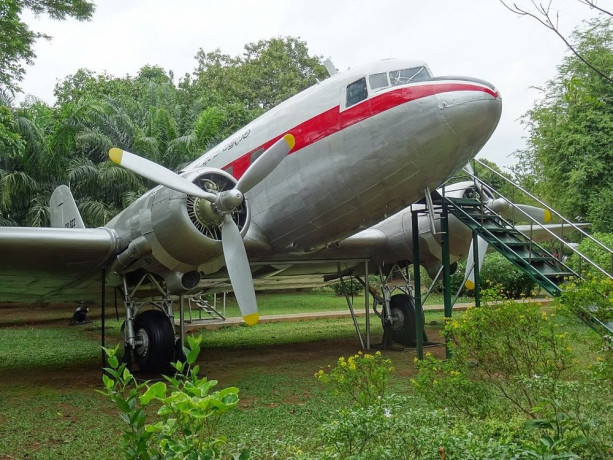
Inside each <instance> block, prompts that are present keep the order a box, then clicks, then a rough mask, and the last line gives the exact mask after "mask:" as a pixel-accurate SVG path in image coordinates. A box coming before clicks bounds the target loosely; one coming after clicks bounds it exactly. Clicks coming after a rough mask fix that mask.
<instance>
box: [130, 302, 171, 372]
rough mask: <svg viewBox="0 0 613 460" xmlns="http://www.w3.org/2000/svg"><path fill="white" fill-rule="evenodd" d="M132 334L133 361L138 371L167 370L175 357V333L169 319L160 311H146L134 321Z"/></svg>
mask: <svg viewBox="0 0 613 460" xmlns="http://www.w3.org/2000/svg"><path fill="white" fill-rule="evenodd" d="M134 334H135V335H136V343H137V345H136V346H135V347H134V359H135V360H136V363H137V364H138V366H139V367H140V369H141V370H142V371H145V372H160V371H165V370H167V369H168V368H169V367H170V363H171V362H172V361H173V359H174V357H175V331H174V328H173V325H172V323H171V322H170V318H168V316H166V315H165V314H164V313H162V312H161V311H160V310H146V311H144V312H142V313H141V314H139V315H138V316H137V317H136V318H135V319H134Z"/></svg>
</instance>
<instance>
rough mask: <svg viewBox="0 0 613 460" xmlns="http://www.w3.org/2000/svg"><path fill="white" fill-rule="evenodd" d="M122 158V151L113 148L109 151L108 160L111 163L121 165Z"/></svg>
mask: <svg viewBox="0 0 613 460" xmlns="http://www.w3.org/2000/svg"><path fill="white" fill-rule="evenodd" d="M122 157H123V150H121V149H118V148H117V147H113V148H112V149H111V150H109V158H110V159H111V161H112V162H113V163H117V164H118V165H120V164H121V158H122Z"/></svg>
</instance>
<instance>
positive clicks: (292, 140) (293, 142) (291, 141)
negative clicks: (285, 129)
mask: <svg viewBox="0 0 613 460" xmlns="http://www.w3.org/2000/svg"><path fill="white" fill-rule="evenodd" d="M283 138H284V139H285V142H287V145H289V149H290V150H291V149H293V148H294V145H296V139H295V138H294V136H292V135H291V134H286V135H285V136H283Z"/></svg>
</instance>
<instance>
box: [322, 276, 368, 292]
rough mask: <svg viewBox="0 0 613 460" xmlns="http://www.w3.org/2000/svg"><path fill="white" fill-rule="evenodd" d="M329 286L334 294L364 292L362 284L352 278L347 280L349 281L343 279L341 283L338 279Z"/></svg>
mask: <svg viewBox="0 0 613 460" xmlns="http://www.w3.org/2000/svg"><path fill="white" fill-rule="evenodd" d="M330 287H331V288H332V290H333V291H334V294H336V295H337V296H341V295H343V296H344V295H350V296H357V295H360V294H361V293H362V292H364V286H362V285H361V284H360V283H359V282H358V281H356V280H354V279H351V280H349V282H347V281H345V282H343V283H341V282H340V281H339V282H338V283H333V284H331V285H330Z"/></svg>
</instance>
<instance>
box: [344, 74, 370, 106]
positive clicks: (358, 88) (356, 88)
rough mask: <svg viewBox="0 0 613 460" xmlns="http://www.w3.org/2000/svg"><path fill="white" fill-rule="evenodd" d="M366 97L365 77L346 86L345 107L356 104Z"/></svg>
mask: <svg viewBox="0 0 613 460" xmlns="http://www.w3.org/2000/svg"><path fill="white" fill-rule="evenodd" d="M367 97H368V90H367V89H366V78H365V77H363V78H360V79H359V80H358V81H354V82H353V83H351V84H350V85H348V86H347V107H351V106H352V105H355V104H357V103H358V102H361V101H363V100H364V99H366V98H367Z"/></svg>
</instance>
